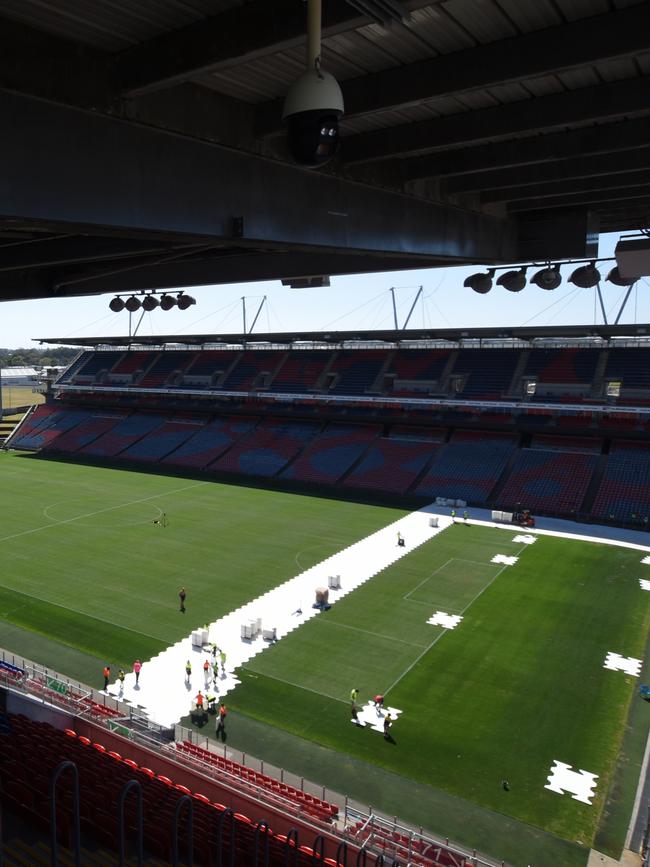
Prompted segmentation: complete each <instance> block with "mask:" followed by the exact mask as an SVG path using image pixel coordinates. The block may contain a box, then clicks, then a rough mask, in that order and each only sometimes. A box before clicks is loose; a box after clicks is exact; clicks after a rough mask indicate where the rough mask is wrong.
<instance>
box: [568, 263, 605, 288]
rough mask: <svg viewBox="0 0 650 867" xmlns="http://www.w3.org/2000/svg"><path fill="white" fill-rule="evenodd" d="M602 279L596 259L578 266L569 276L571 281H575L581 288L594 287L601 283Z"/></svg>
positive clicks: (575, 284)
mask: <svg viewBox="0 0 650 867" xmlns="http://www.w3.org/2000/svg"><path fill="white" fill-rule="evenodd" d="M600 279H601V278H600V271H599V270H598V268H596V262H595V261H594V262H590V263H589V264H588V265H581V266H580V268H576V269H575V271H574V272H573V273H572V274H571V276H570V277H569V283H573V284H574V286H578V288H580V289H592V288H593V287H594V286H597V285H598V284H599V283H600Z"/></svg>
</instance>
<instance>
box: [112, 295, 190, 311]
mask: <svg viewBox="0 0 650 867" xmlns="http://www.w3.org/2000/svg"><path fill="white" fill-rule="evenodd" d="M192 304H196V298H192V296H191V295H185V294H184V293H183V292H179V294H178V295H163V296H162V297H161V298H160V299H158V298H157V297H156V296H155V295H145V296H144V298H142V299H140V298H138V296H137V295H129V297H128V298H127V299H126V300H124V298H121V297H120V296H119V295H116V296H115V298H113V299H111V301H110V303H109V305H108V306H109V307H110V309H111V310H112V311H113V313H121V311H122V310H128V311H129V313H135V312H136V310H139V309H140V307H142V309H143V310H145V311H146V312H147V313H151V311H152V310H155V309H156V307H158V306H160V309H161V310H171V309H172V307H176V306H178V309H179V310H187V309H188V308H189V307H191V306H192Z"/></svg>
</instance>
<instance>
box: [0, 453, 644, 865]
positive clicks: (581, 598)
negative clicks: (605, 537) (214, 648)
mask: <svg viewBox="0 0 650 867" xmlns="http://www.w3.org/2000/svg"><path fill="white" fill-rule="evenodd" d="M0 478H1V480H2V484H3V494H4V499H5V503H6V504H7V508H6V509H5V511H4V514H3V524H2V529H1V531H0V543H1V544H2V552H3V555H4V559H3V566H4V569H3V572H2V575H1V576H0V643H2V644H3V645H5V646H9V647H10V648H11V649H12V650H15V651H16V652H18V653H22V654H23V655H25V656H27V657H30V658H34V659H36V661H39V662H42V663H43V664H45V665H48V666H49V667H51V668H55V669H58V670H59V671H61V672H63V673H65V674H68V675H69V676H71V677H74V678H78V679H80V680H85V681H86V682H89V683H90V684H91V685H97V683H99V682H100V681H101V678H100V673H101V666H102V665H103V664H104V662H105V661H106V662H109V663H111V665H114V666H122V667H126V666H128V665H130V664H131V662H132V660H133V659H134V658H135V657H136V656H138V657H140V658H142V659H147V658H149V657H150V656H151V655H153V654H155V653H157V652H159V650H161V649H162V648H164V647H166V646H168V645H169V644H171V643H173V642H175V641H177V640H178V639H179V638H181V637H183V636H186V635H187V634H188V633H189V632H190V631H191V629H193V628H194V627H195V626H197V625H200V624H202V623H204V622H205V621H206V620H209V621H213V620H216V619H218V618H219V617H220V616H223V615H224V614H226V613H228V612H230V611H232V610H234V609H235V608H237V607H238V606H240V605H242V604H243V603H245V602H246V601H248V600H250V599H252V598H255V597H257V596H259V595H261V594H262V593H264V592H266V591H267V590H268V589H269V588H270V587H272V586H275V585H277V584H279V583H281V582H283V581H284V580H286V579H287V578H288V577H291V576H293V575H295V574H297V573H298V572H301V571H303V570H305V569H307V568H308V567H309V566H311V565H313V564H314V563H316V562H319V561H321V560H323V559H325V558H326V557H328V556H329V555H331V554H332V553H334V552H336V551H338V550H341V549H342V548H344V547H346V546H347V545H349V544H351V543H352V542H354V541H356V540H357V539H360V538H363V537H365V536H367V535H368V534H369V533H372V532H374V531H375V530H376V529H378V528H379V527H382V526H385V525H386V524H388V523H390V522H391V521H394V520H395V519H396V518H398V517H399V516H400V515H402V514H403V512H401V511H399V510H397V509H391V508H386V507H378V506H367V505H362V504H357V503H349V502H341V501H334V500H329V499H320V498H317V497H308V496H298V495H292V494H284V493H278V492H273V491H268V490H258V489H254V488H243V487H242V488H239V487H236V486H230V485H222V484H217V483H214V482H209V481H198V480H195V479H194V480H193V479H188V478H182V477H181V478H178V477H167V476H163V475H153V474H151V475H149V474H145V473H141V472H138V471H134V470H126V469H124V470H117V469H104V468H95V467H89V466H79V465H75V464H70V463H59V462H56V461H46V460H40V459H38V458H34V457H27V456H20V455H15V454H11V453H9V454H7V453H0ZM163 511H164V512H166V513H167V515H168V517H169V526H168V527H167V528H165V529H163V528H162V527H160V526H158V525H156V524H154V523H153V521H154V520H155V519H156V518H157V517H158V516H159V515H160V514H161V512H163ZM513 536H514V533H513V532H512V531H497V530H494V529H492V528H480V527H474V526H466V525H463V524H459V525H456V526H455V527H452V528H451V529H450V530H447V531H445V532H444V533H442V534H441V535H440V536H438V537H436V539H435V540H433V541H432V542H430V543H428V544H426V545H424V546H422V547H421V548H419V549H416V550H414V551H410V552H408V554H407V556H406V557H404V558H403V559H402V560H400V561H399V562H398V563H396V564H394V565H393V566H392V567H390V568H389V569H386V570H385V571H384V572H382V573H380V574H379V575H377V576H375V577H374V578H373V579H372V580H371V581H369V582H367V583H366V584H364V585H363V586H362V587H360V588H358V589H357V590H356V591H355V592H354V593H352V594H349V595H348V596H346V597H345V598H344V599H342V600H341V601H339V602H338V603H337V604H336V605H335V606H334V607H333V608H332V609H331V610H330V611H329V612H327V614H323V615H320V616H318V617H317V618H314V619H313V620H310V621H309V622H308V623H306V624H304V625H303V626H302V627H301V628H300V629H299V630H296V631H294V632H292V633H291V634H290V635H289V636H288V637H287V638H285V639H283V640H282V641H281V642H279V643H278V644H277V645H275V646H274V647H272V648H270V649H269V650H267V651H266V652H265V653H263V654H261V655H259V656H257V657H255V658H254V659H253V660H251V661H250V663H248V664H247V666H246V667H245V668H244V669H243V670H242V672H241V676H242V684H241V686H239V687H238V688H237V689H236V690H235V691H234V692H233V693H232V694H231V695H230V696H229V702H230V705H231V707H232V708H233V709H234V711H235V712H236V713H238V714H240V715H241V718H242V719H244V718H245V719H248V720H250V721H251V725H252V724H253V723H257V724H259V725H262V726H264V727H266V728H268V730H269V731H276V732H283V735H282V736H283V737H286V738H289V739H290V738H296V737H299V738H300V742H301V743H303V742H304V743H307V744H309V743H311V744H313V745H318V747H319V748H322V749H325V750H327V751H329V752H328V755H338V756H341V757H342V760H341V761H340V762H335V763H334V764H333V766H332V767H331V768H330V769H329V771H328V781H329V785H330V786H331V787H332V788H338V786H337V782H336V781H337V767H338V766H339V765H340V767H341V769H343V768H344V767H347V766H348V765H349V763H353V764H354V767H357V768H360V767H366V766H372V767H373V768H375V769H376V774H378V775H379V776H378V777H377V779H380V778H381V775H382V774H385V775H389V778H390V779H393V780H395V779H397V778H399V779H400V780H403V781H404V785H403V786H400V787H398V788H399V789H400V792H401V795H400V798H399V804H400V805H401V806H402V808H403V813H402V815H403V816H404V817H405V818H408V817H409V816H410V817H412V818H411V820H412V821H416V822H417V821H421V822H422V824H424V825H426V826H427V827H429V828H434V829H435V830H438V831H440V832H442V833H444V828H443V827H442V824H444V822H445V821H446V818H447V819H448V820H449V823H450V826H451V827H453V828H459V829H460V830H462V821H461V820H460V818H459V816H460V814H461V813H462V808H457V806H454V807H453V808H449V810H448V812H447V813H445V810H444V809H443V808H442V807H441V805H443V804H445V803H446V804H453V805H458V804H465V805H466V809H467V813H468V815H479V814H480V815H481V816H482V817H483V818H482V820H481V821H478V820H477V824H476V827H480V828H484V827H486V828H490V829H491V839H492V840H493V841H497V843H498V842H499V841H503V840H504V839H505V836H504V835H506V836H507V835H508V834H511V835H513V844H512V847H509V850H510V849H511V848H512V849H513V851H515V850H516V851H518V852H519V853H521V857H522V860H523V858H524V857H525V856H526V855H527V854H529V855H531V857H532V854H534V853H529V852H528V851H527V848H526V847H527V846H529V845H530V839H531V838H530V836H529V835H528V832H527V831H525V830H523V829H533V831H534V829H540V831H539V833H540V834H541V836H540V837H538V838H536V839H539V840H546V841H547V843H546V844H545V845H546V846H547V848H548V853H551V852H553V851H556V850H555V849H554V846H555V845H556V843H553V845H551V843H549V842H548V840H549V839H551V838H549V836H544V834H546V835H553V840H555V841H558V842H557V845H560V844H559V841H566V842H565V843H562V845H566V843H575V841H579V842H580V844H581V845H583V846H588V845H591V844H592V842H593V840H594V838H595V836H596V834H597V832H598V833H599V837H598V840H599V841H602V842H603V845H604V847H606V848H607V850H608V851H615V850H616V847H617V846H619V845H620V844H621V840H622V837H623V836H624V832H625V826H626V821H627V820H628V819H629V812H630V804H631V801H632V800H633V792H634V778H635V775H636V774H637V773H638V764H639V761H640V759H639V756H638V753H639V745H642V744H643V742H644V739H645V736H646V734H647V728H648V714H644V713H643V712H640V711H639V705H638V703H637V704H635V705H632V710H633V713H632V714H630V715H628V712H629V710H630V706H631V702H632V699H633V697H634V695H635V689H636V686H637V685H638V681H637V679H636V678H631V677H627V676H626V675H624V674H621V673H618V672H610V671H606V670H604V669H603V668H602V663H603V660H604V658H605V654H606V653H607V651H609V650H613V651H616V652H619V653H621V654H622V655H624V656H635V657H638V658H644V657H645V655H646V648H647V636H648V630H649V627H650V605H649V604H648V603H649V601H650V600H649V598H648V594H646V593H643V592H642V591H641V590H640V589H639V584H638V580H637V579H638V577H639V573H640V571H641V572H643V570H646V571H647V572H648V573H649V574H648V576H647V577H650V568H648V567H641V566H640V565H639V560H640V559H641V556H642V555H641V554H640V553H639V552H637V551H633V550H628V549H624V548H615V547H609V546H603V545H596V544H593V543H582V542H575V541H569V540H563V539H554V538H548V537H544V538H540V539H539V541H538V542H537V543H536V544H535V545H533V546H529V547H526V546H523V545H521V544H518V543H514V542H513V541H512V540H513ZM497 553H501V554H515V555H519V556H520V560H519V562H518V563H517V565H516V566H513V567H503V566H501V565H498V564H493V563H491V562H490V561H491V558H492V556H493V555H494V554H497ZM181 585H185V586H186V588H187V591H188V597H187V614H185V615H182V614H180V612H179V611H178V605H177V602H178V599H177V594H178V589H179V587H180V586H181ZM437 609H441V610H444V611H447V612H449V613H458V614H462V615H463V617H464V619H463V621H462V622H461V624H460V626H459V627H458V628H457V629H455V630H453V631H445V630H443V629H441V628H439V627H432V626H431V625H429V624H428V623H427V622H426V621H427V618H428V617H430V616H431V614H432V613H433V612H434V611H436V610H437ZM95 666H96V673H95V674H94V676H93V674H92V672H93V669H94V667H95ZM352 686H359V688H360V689H361V692H362V698H364V699H365V698H369V697H370V696H371V695H373V694H374V693H376V692H384V693H386V694H387V696H388V700H389V703H390V704H393V705H394V706H396V707H398V708H401V709H402V710H403V711H404V713H403V716H402V717H401V718H400V719H399V720H398V721H397V722H396V723H395V725H394V727H393V735H394V740H395V743H394V744H386V742H385V741H384V740H383V738H382V737H381V735H378V734H375V733H371V732H368V731H360V730H358V729H356V728H354V727H353V726H352V725H351V724H350V722H349V706H348V704H349V702H348V699H349V691H350V688H351V687H352ZM646 707H647V706H646V705H643V706H642V710H645V709H646ZM626 726H627V728H626ZM626 732H627V734H626V742H625V746H624V747H622V745H623V735H624V733H626ZM621 750H622V752H621ZM298 752H299V751H298V750H297V753H298ZM621 755H622V756H623V757H624V762H622V763H619V765H617V762H618V760H619V758H620V757H621ZM291 758H292V757H291V754H290V752H289V753H288V754H287V766H289V764H290V762H291ZM296 758H297V757H296ZM554 759H558V760H560V761H564V762H567V763H568V764H571V765H572V766H573V767H574V768H576V769H578V768H584V769H586V770H588V771H591V772H593V773H596V774H598V775H599V780H598V786H597V790H596V797H595V799H594V804H593V805H591V806H587V805H583V804H580V803H578V802H576V801H574V800H572V799H571V798H570V796H568V795H565V796H560V795H557V794H554V793H551V792H549V791H547V790H546V789H544V784H545V783H546V777H547V775H548V773H549V770H550V767H551V764H552V762H553V760H554ZM630 765H633V768H632V769H631V770H630ZM617 768H618V770H617ZM316 771H318V769H316ZM615 771H616V774H615ZM390 775H392V776H390ZM504 778H506V779H508V781H509V783H510V791H509V792H508V793H504V790H503V788H502V787H501V781H502V780H503V779H504ZM345 779H346V778H345V774H343V773H341V775H340V784H341V786H344V785H345ZM409 793H410V794H409ZM423 793H427V794H423ZM393 795H394V793H393ZM608 796H609V799H608V801H607V808H606V809H604V807H605V803H606V798H607V797H608ZM423 798H425V800H426V798H428V799H429V801H430V812H431V811H434V812H435V814H436V815H435V816H434V815H432V820H431V822H425V821H424V820H423V819H422V818H421V817H422V815H423V814H426V812H427V809H429V807H428V806H427V804H426V802H425V803H423ZM394 800H395V799H394V797H393V800H392V801H391V799H390V798H389V797H388V795H386V805H387V806H386V807H385V809H387V810H392V809H393V807H392V804H393V803H394ZM377 805H378V806H379V807H380V808H381V806H382V805H381V804H380V803H378V804H377ZM459 810H460V812H459ZM476 811H478V813H477V812H476ZM436 816H437V817H438V820H439V821H440V822H441V824H440V825H438V824H437V823H436V821H435V819H436ZM445 817H446V818H445ZM517 829H519V830H517ZM599 829H600V830H599ZM534 833H538V832H537V831H534ZM517 847H519V848H517ZM485 848H490V849H492V847H491V846H489V845H488V842H487V841H486V846H485ZM497 848H498V846H497ZM492 851H493V852H494V854H495V855H497V856H498V855H499V852H498V851H496V850H495V849H492ZM504 851H505V850H504ZM557 851H559V850H557ZM567 851H569V850H567ZM570 851H571V852H573V853H574V854H575V852H577V853H579V854H581V850H580V849H576V850H573V849H571V850H570ZM562 857H564V856H562ZM567 857H568V856H567ZM550 859H552V855H551V854H548V857H546V856H545V859H544V862H543V863H551V860H550ZM575 859H577V860H575ZM535 861H536V862H537V861H539V863H542V861H540V859H539V857H538V858H536V859H535ZM564 863H567V864H569V863H571V864H573V863H576V864H577V863H581V862H580V860H579V858H578V856H577V855H575V858H574V855H572V856H571V859H570V860H567V861H566V862H564Z"/></svg>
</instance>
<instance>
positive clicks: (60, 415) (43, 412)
mask: <svg viewBox="0 0 650 867" xmlns="http://www.w3.org/2000/svg"><path fill="white" fill-rule="evenodd" d="M89 415H90V412H89V410H87V409H75V408H73V407H67V406H65V407H64V406H61V407H56V408H54V411H53V408H52V407H51V406H47V405H45V406H39V407H38V408H37V409H36V410H35V412H33V413H32V414H31V415H30V416H29V417H28V419H26V422H27V423H26V424H23V425H21V427H20V428H19V429H18V431H17V434H16V436H15V437H14V438H13V439H12V441H11V447H12V448H16V449H43V448H47V447H52V446H53V444H54V442H55V440H56V439H57V438H58V437H59V436H61V435H62V434H64V433H66V431H69V430H71V429H72V428H74V427H76V426H77V425H78V424H81V423H83V422H85V421H87V419H88V417H89Z"/></svg>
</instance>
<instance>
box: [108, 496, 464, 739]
mask: <svg viewBox="0 0 650 867" xmlns="http://www.w3.org/2000/svg"><path fill="white" fill-rule="evenodd" d="M435 512H436V507H435V506H433V505H431V506H426V507H425V508H423V509H419V510H418V511H417V512H412V513H411V514H410V515H407V516H405V517H403V518H400V519H399V520H398V521H395V522H393V523H391V524H389V525H388V526H386V527H384V528H382V529H381V530H378V531H377V532H376V533H373V534H372V535H370V536H367V537H366V538H365V539H361V540H360V541H359V542H356V543H355V544H354V545H350V546H349V547H348V548H345V549H343V550H342V551H339V552H338V553H336V554H334V555H333V556H331V557H328V558H327V559H326V560H323V561H322V562H321V563H317V564H316V565H315V566H312V567H311V568H310V569H307V570H306V571H304V572H302V573H300V574H299V575H296V576H295V577H294V578H291V579H290V580H288V581H286V582H285V583H284V584H281V585H280V586H279V587H276V588H274V589H273V590H270V591H269V592H268V593H265V594H264V595H263V596H260V597H258V598H257V599H254V600H253V601H252V602H249V603H248V604H246V605H243V606H242V607H240V608H237V609H236V610H235V611H231V612H230V613H229V614H227V615H226V616H225V617H222V618H221V619H219V620H217V621H215V622H214V623H210V624H209V625H208V627H207V633H208V634H207V642H206V643H205V644H204V645H197V644H195V643H194V639H193V636H192V635H188V636H187V637H186V638H184V639H182V640H181V641H178V642H177V643H176V644H174V645H173V646H172V647H169V648H167V650H165V651H163V652H162V653H159V654H158V655H157V656H155V657H153V659H150V660H148V661H145V662H144V664H143V666H142V671H141V673H140V678H139V683H138V684H137V685H136V682H135V674H134V673H133V672H131V673H129V674H127V675H126V677H125V680H124V685H123V689H121V686H120V682H119V680H118V681H116V682H115V683H113V684H112V685H110V687H109V689H108V692H109V694H110V695H112V696H114V697H115V698H118V699H122V700H124V701H128V702H129V703H130V704H132V705H134V706H137V707H138V708H139V709H140V710H141V711H143V712H144V713H146V714H147V716H148V717H149V719H150V720H152V721H153V722H155V723H157V724H158V725H161V726H163V727H171V726H173V725H174V724H175V723H177V722H178V720H179V719H181V718H182V717H184V716H186V715H187V714H188V713H189V712H190V709H191V708H192V707H193V706H194V705H195V698H196V695H197V693H198V692H199V690H200V691H201V692H202V693H203V695H210V696H215V698H218V699H221V698H223V697H224V696H226V695H227V694H228V693H229V692H230V691H232V690H233V689H234V688H235V687H236V686H237V684H238V683H239V679H238V678H237V676H236V674H235V671H236V669H237V668H239V666H241V665H242V664H243V663H245V662H247V661H248V660H249V659H251V658H252V657H253V656H256V655H257V654H258V653H261V652H262V651H263V650H265V649H266V648H267V647H268V646H269V645H270V644H271V643H272V642H273V641H275V640H279V639H281V638H283V637H284V636H285V635H288V634H289V633H290V632H292V631H293V630H294V629H297V628H298V627H299V626H301V625H302V624H303V623H305V622H306V621H307V620H309V619H311V618H312V617H315V616H316V615H317V614H320V613H321V609H320V608H316V607H314V605H313V603H314V599H315V598H316V590H318V589H319V588H327V590H328V595H329V599H328V604H332V603H334V602H336V601H337V600H339V599H341V598H343V597H344V596H346V595H347V594H348V593H351V592H352V591H353V590H355V589H356V588H357V587H360V586H361V585H362V584H364V583H365V582H366V581H368V580H369V579H370V578H372V577H373V575H376V574H377V573H378V572H380V571H381V570H383V569H385V568H386V567H387V566H390V565H391V564H392V563H394V562H395V561H397V560H399V559H400V558H401V557H403V556H404V555H405V554H407V553H409V551H412V550H413V549H414V548H416V547H418V546H420V545H422V544H423V543H424V542H427V541H428V540H429V539H431V538H433V537H434V536H435V535H436V534H437V533H440V532H441V531H442V530H443V529H445V528H446V527H448V526H449V525H450V524H451V523H452V518H450V517H443V516H440V517H438V518H433V521H432V517H433V516H434V513H435ZM400 537H401V538H402V539H403V540H404V544H403V545H399V544H398V539H399V538H400ZM330 576H336V579H340V587H339V588H335V587H334V588H329V587H328V583H329V578H330ZM334 583H338V581H335V582H334ZM251 622H252V623H254V624H255V626H254V627H253V632H254V634H253V635H250V632H249V633H248V635H243V634H242V633H243V632H244V630H245V629H246V627H249V628H250V624H251ZM260 623H261V628H259V625H260ZM264 630H268V631H269V632H270V633H272V636H273V637H271V638H269V639H265V638H264V637H263V631H264ZM199 632H200V630H199ZM204 637H205V636H204ZM213 644H216V645H217V646H218V648H219V650H220V651H223V652H224V653H225V654H226V656H225V670H223V671H222V670H221V669H220V673H219V677H218V678H217V679H216V681H215V682H214V683H213V675H212V664H213V662H214V659H213V657H212V655H211V647H212V645H213ZM206 659H207V660H209V662H210V669H209V672H208V675H209V676H208V677H206V676H205V674H204V669H203V665H204V662H205V660H206ZM216 659H217V661H218V660H219V653H217V656H216ZM188 660H189V661H190V662H191V665H192V674H191V677H189V678H187V677H186V676H185V667H186V664H187V661H188Z"/></svg>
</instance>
